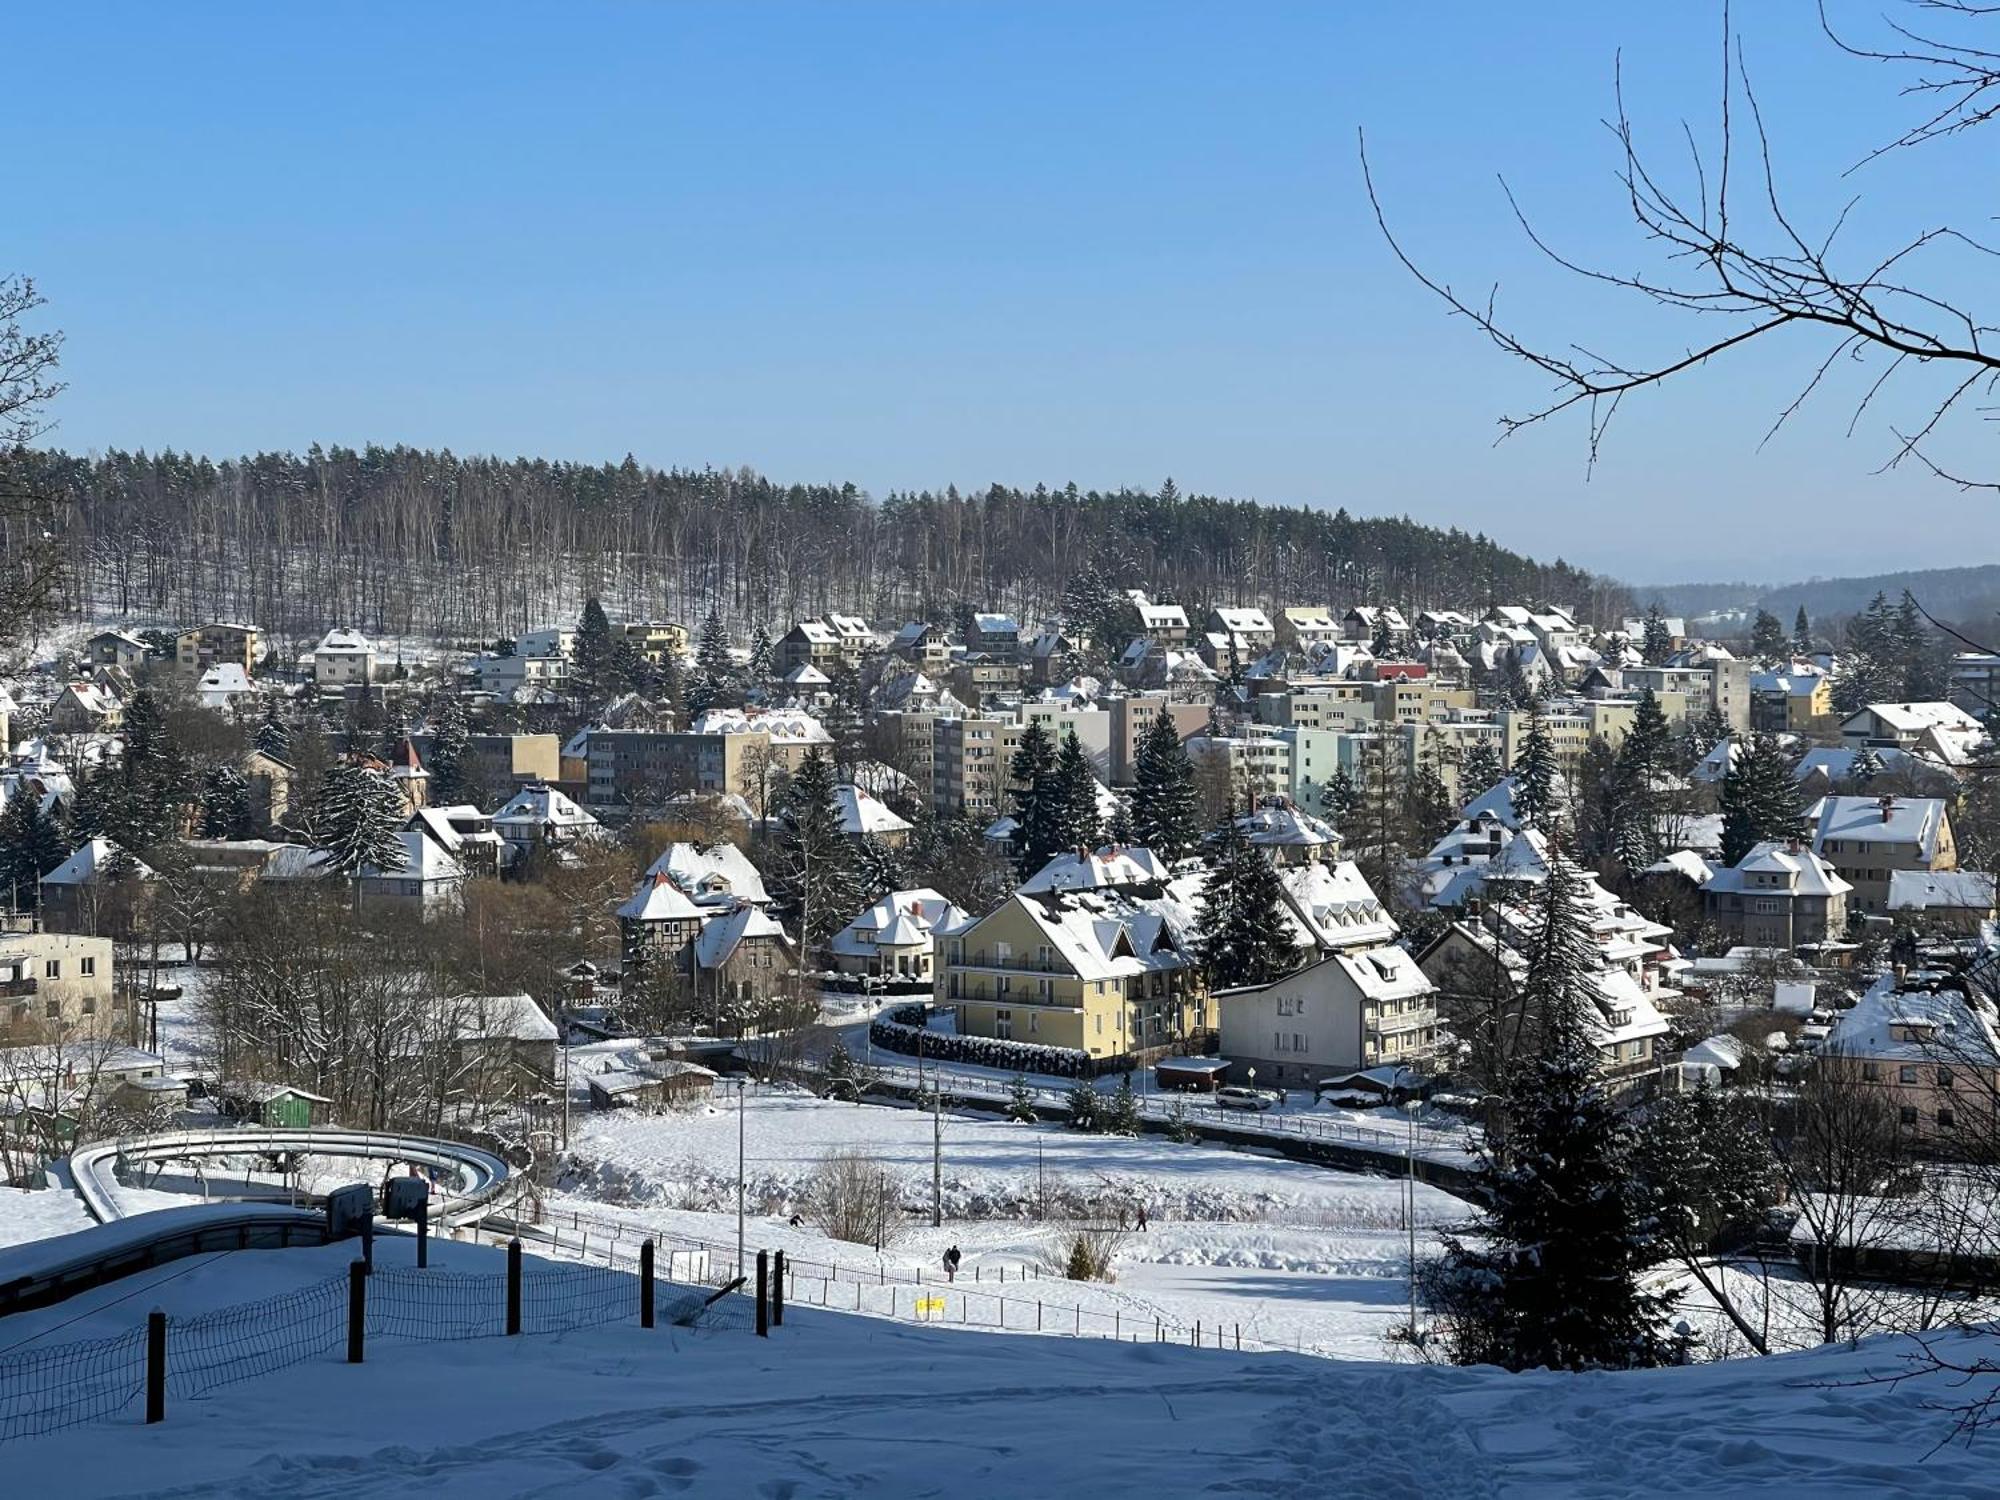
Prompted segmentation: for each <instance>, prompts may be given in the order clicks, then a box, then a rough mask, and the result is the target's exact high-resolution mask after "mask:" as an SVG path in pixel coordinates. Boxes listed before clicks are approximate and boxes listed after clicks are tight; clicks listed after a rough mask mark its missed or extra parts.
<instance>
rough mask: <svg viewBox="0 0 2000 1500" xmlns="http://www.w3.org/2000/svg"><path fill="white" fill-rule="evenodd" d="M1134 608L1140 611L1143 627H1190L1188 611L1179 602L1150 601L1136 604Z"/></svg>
mask: <svg viewBox="0 0 2000 1500" xmlns="http://www.w3.org/2000/svg"><path fill="white" fill-rule="evenodd" d="M1134 608H1136V609H1137V610H1138V611H1139V624H1140V627H1141V628H1142V629H1146V630H1186V629H1187V628H1188V617H1187V611H1186V610H1185V609H1182V608H1181V607H1180V605H1178V604H1154V603H1151V602H1150V601H1149V602H1146V603H1140V604H1135V605H1134Z"/></svg>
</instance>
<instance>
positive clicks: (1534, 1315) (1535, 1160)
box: [1424, 856, 1675, 1370]
mask: <svg viewBox="0 0 2000 1500" xmlns="http://www.w3.org/2000/svg"><path fill="white" fill-rule="evenodd" d="M1550 863H1551V869H1550V872H1549V878H1548V879H1547V881H1545V882H1544V884H1543V886H1542V889H1541V892H1540V896H1539V901H1538V906H1539V911H1538V918H1539V920H1538V921H1537V923H1536V928H1535V931H1534V933H1533V934H1532V936H1531V937H1530V939H1529V942H1528V946H1527V952H1526V953H1525V955H1524V957H1525V959H1526V972H1525V973H1524V975H1523V978H1522V985H1521V988H1522V994H1521V1003H1522V1004H1523V1005H1524V1006H1525V1007H1526V1008H1527V1010H1528V1011H1529V1013H1530V1014H1531V1015H1533V1016H1534V1017H1535V1018H1536V1020H1537V1023H1538V1027H1539V1040H1540V1045H1539V1047H1538V1049H1537V1053H1536V1055H1535V1056H1533V1057H1532V1058H1529V1059H1525V1060H1523V1061H1522V1062H1519V1063H1517V1064H1516V1065H1515V1066H1514V1068H1513V1070H1512V1072H1511V1073H1510V1075H1509V1078H1508V1080H1507V1084H1506V1087H1505V1090H1504V1095H1503V1098H1504V1106H1505V1122H1506V1128H1505V1133H1504V1136H1503V1137H1502V1138H1501V1141H1500V1143H1499V1144H1498V1145H1497V1146H1494V1147H1491V1148H1489V1152H1488V1154H1487V1155H1486V1157H1485V1158H1484V1159H1483V1161H1482V1163H1481V1165H1480V1167H1479V1169H1478V1175H1479V1178H1480V1186H1481V1188H1482V1191H1481V1192H1480V1194H1479V1196H1480V1197H1481V1198H1482V1199H1483V1200H1484V1201H1485V1202H1486V1203H1487V1205H1488V1207H1487V1212H1486V1215H1485V1218H1484V1222H1483V1223H1482V1225H1481V1226H1480V1237H1479V1239H1478V1240H1477V1241H1476V1242H1472V1241H1468V1240H1466V1239H1464V1238H1461V1237H1459V1236H1456V1235H1447V1236H1445V1253H1444V1255H1443V1256H1442V1257H1441V1258H1440V1259H1439V1260H1438V1261H1437V1262H1436V1263H1434V1265H1433V1267H1432V1268H1431V1269H1430V1271H1429V1272H1427V1273H1426V1275H1425V1278H1424V1289H1425V1292H1426V1300H1427V1302H1428V1303H1429V1305H1430V1307H1431V1309H1432V1311H1433V1313H1434V1314H1436V1315H1438V1316H1439V1318H1440V1319H1441V1322H1442V1332H1443V1335H1444V1341H1445V1345H1446V1348H1447V1349H1448V1350H1449V1351H1450V1353H1451V1355H1452V1357H1453V1359H1454V1360H1455V1361H1456V1362H1458V1363H1460V1364H1497V1365H1501V1366H1503V1367H1505V1368H1507V1369H1510V1370H1524V1369H1558V1370H1586V1369H1605V1368H1609V1369H1623V1368H1630V1367H1633V1366H1639V1365H1651V1364H1658V1363H1660V1362H1662V1360H1663V1359H1664V1358H1665V1357H1666V1356H1667V1352H1668V1342H1667V1340H1666V1339H1665V1337H1664V1323H1665V1320H1666V1318H1667V1316H1668V1314H1669V1313H1670V1312H1671V1311H1672V1308H1673V1306H1674V1301H1675V1298H1674V1296H1673V1294H1671V1293H1664V1294H1663V1293H1655V1292H1648V1291H1645V1290H1643V1289H1642V1288H1641V1287H1640V1284H1639V1277H1640V1275H1641V1274H1642V1273H1643V1272H1644V1271H1646V1270H1647V1269H1649V1268H1650V1267H1651V1265H1652V1264H1653V1262H1654V1260H1655V1259H1656V1258H1657V1254H1658V1250H1659V1248H1660V1246H1659V1230H1658V1226H1657V1224H1656V1222H1655V1220H1654V1216H1653V1213H1652V1204H1651V1201H1650V1198H1649V1195H1648V1194H1647V1192H1646V1191H1645V1189H1644V1187H1643V1186H1642V1184H1641V1182H1640V1180H1639V1177H1638V1174H1637V1173H1636V1171H1635V1170H1634V1166H1635V1158H1636V1155H1637V1152H1636V1137H1635V1135H1634V1132H1633V1130H1632V1128H1631V1126H1630V1125H1629V1123H1628V1122H1627V1121H1625V1120H1624V1119H1623V1118H1621V1117H1620V1115H1619V1114H1618V1113H1617V1111H1616V1110H1615V1109H1614V1108H1613V1107H1612V1104H1611V1102H1610V1100H1609V1097H1608V1095H1607V1094H1606V1091H1605V1089H1604V1086H1603V1082H1602V1080H1601V1078H1600V1076H1599V1072H1598V1068H1599V1062H1600V1056H1599V1052H1598V1047H1597V1043H1596V1040H1595V1038H1596V1036H1597V1034H1598V1031H1599V1029H1600V1027H1601V1022H1599V1021H1598V1020H1597V1019H1596V1016H1597V1011H1596V996H1595V989H1594V976H1595V973H1596V971H1597V968H1598V966H1599V963H1600V952H1599V949H1598V946H1597V943H1596V941H1595V939H1594V938H1593V936H1592V934H1591V928H1590V919H1589V913H1588V910H1587V908H1585V906H1584V905H1583V902H1582V900H1581V898H1580V895H1579V890H1580V885H1579V877H1578V876H1577V874H1576V873H1575V871H1574V869H1573V867H1572V866H1571V865H1570V863H1569V861H1568V860H1567V859H1564V858H1562V857H1560V856H1558V857H1557V858H1555V859H1553V860H1552V861H1551V862H1550Z"/></svg>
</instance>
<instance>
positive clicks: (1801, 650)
mask: <svg viewBox="0 0 2000 1500" xmlns="http://www.w3.org/2000/svg"><path fill="white" fill-rule="evenodd" d="M1792 651H1793V652H1794V653H1795V654H1796V655H1799V656H1811V655H1812V654H1813V637H1812V621H1811V620H1809V619H1807V618H1806V607H1805V606H1804V605H1803V604H1801V605H1800V606H1799V613H1798V618H1797V619H1795V620H1793V621H1792Z"/></svg>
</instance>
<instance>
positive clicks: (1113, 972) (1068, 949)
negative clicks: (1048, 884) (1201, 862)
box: [1014, 879, 1200, 980]
mask: <svg viewBox="0 0 2000 1500" xmlns="http://www.w3.org/2000/svg"><path fill="white" fill-rule="evenodd" d="M1199 884H1200V882H1199V880H1198V879H1191V880H1188V881H1183V882H1177V883H1176V884H1175V885H1174V886H1170V887H1168V888H1167V889H1166V890H1165V891H1164V892H1163V893H1162V894H1161V895H1159V896H1156V897H1151V898H1138V897H1135V896H1133V895H1132V894H1130V893H1129V892H1126V891H1122V890H1114V889H1097V890H1068V891H1045V892H1043V893H1041V894H1031V893H1029V892H1028V891H1026V890H1025V889H1024V890H1021V891H1017V892H1015V896H1014V899H1015V900H1016V901H1017V902H1018V903H1019V905H1020V907H1021V909H1022V910H1023V911H1025V912H1026V913H1027V914H1028V915H1029V917H1030V918H1031V919H1032V920H1033V921H1034V923H1035V926H1036V927H1037V928H1038V929H1040V931H1041V933H1042V934H1043V936H1044V937H1046V938H1047V939H1048V943H1049V946H1050V948H1051V949H1053V950H1054V951H1055V952H1056V953H1058V954H1060V955H1061V956H1062V958H1063V960H1064V961H1065V962H1066V963H1067V964H1068V965H1069V966H1070V967H1071V969H1073V970H1074V971H1075V972H1076V974H1077V975H1078V976H1079V977H1080V978H1083V979H1086V980H1091V979H1116V978H1129V977H1132V976H1136V975H1140V974H1146V973H1150V972H1152V971H1154V970H1156V969H1157V970H1165V969H1178V968H1183V967H1185V966H1186V964H1187V961H1188V960H1187V958H1186V957H1185V954H1186V953H1187V951H1188V944H1189V943H1190V942H1191V940H1192V934H1193V931H1194V925H1195V921H1196V915H1197V910H1198V903H1199Z"/></svg>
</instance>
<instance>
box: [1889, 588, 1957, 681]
mask: <svg viewBox="0 0 2000 1500" xmlns="http://www.w3.org/2000/svg"><path fill="white" fill-rule="evenodd" d="M1891 639H1892V641H1893V643H1894V649H1895V659H1896V668H1897V671H1898V672H1899V673H1900V674H1901V677H1902V693H1901V697H1902V701H1903V702H1905V703H1936V702H1939V701H1941V700H1942V699H1944V698H1945V696H1946V695H1947V694H1948V693H1949V692H1950V691H1951V652H1950V650H1949V648H1948V647H1947V645H1946V644H1945V638H1944V637H1943V635H1941V634H1940V633H1939V632H1937V631H1934V630H1932V629H1931V624H1930V621H1928V620H1926V619H1925V618H1924V612H1923V610H1922V609H1920V608H1919V607H1918V605H1917V600H1916V596H1915V595H1914V594H1912V593H1911V592H1910V591H1909V590H1908V589H1904V590H1903V602H1902V603H1901V604H1900V605H1899V606H1898V607H1897V610H1896V624H1895V630H1894V632H1893V635H1892V637H1891Z"/></svg>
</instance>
